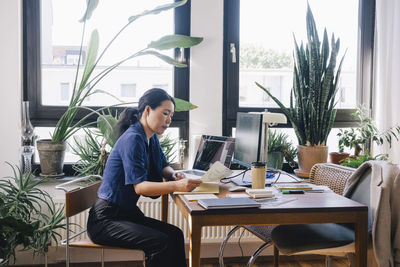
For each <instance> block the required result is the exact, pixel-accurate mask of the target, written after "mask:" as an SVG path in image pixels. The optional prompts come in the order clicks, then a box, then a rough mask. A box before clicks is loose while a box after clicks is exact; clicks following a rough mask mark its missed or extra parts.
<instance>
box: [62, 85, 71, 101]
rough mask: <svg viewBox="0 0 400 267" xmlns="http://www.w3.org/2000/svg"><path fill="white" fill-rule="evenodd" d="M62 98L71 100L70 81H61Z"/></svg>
mask: <svg viewBox="0 0 400 267" xmlns="http://www.w3.org/2000/svg"><path fill="white" fill-rule="evenodd" d="M60 89H61V92H60V100H61V101H68V100H69V83H61V84H60Z"/></svg>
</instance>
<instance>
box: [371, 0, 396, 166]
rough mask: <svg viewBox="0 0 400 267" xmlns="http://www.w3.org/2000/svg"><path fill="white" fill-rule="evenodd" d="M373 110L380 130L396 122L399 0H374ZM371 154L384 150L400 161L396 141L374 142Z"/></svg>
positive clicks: (391, 157)
mask: <svg viewBox="0 0 400 267" xmlns="http://www.w3.org/2000/svg"><path fill="white" fill-rule="evenodd" d="M375 19H376V26H375V44H374V45H375V48H374V50H375V51H374V70H373V72H374V73H373V77H374V85H373V101H372V104H373V111H374V117H375V120H376V122H377V126H378V129H379V130H380V131H384V130H387V129H388V128H390V127H392V126H395V125H400V1H399V0H376V17H375ZM373 152H374V153H373V154H374V155H376V154H379V153H387V154H389V160H390V161H392V162H393V163H396V164H400V141H396V140H395V139H394V140H393V141H392V148H391V149H389V145H388V144H387V143H384V145H382V146H377V145H375V144H374V147H373Z"/></svg>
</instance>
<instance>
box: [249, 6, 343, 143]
mask: <svg viewBox="0 0 400 267" xmlns="http://www.w3.org/2000/svg"><path fill="white" fill-rule="evenodd" d="M306 22H307V38H308V43H306V45H303V43H301V45H300V47H299V46H298V44H297V41H296V38H294V44H295V50H294V60H295V63H294V74H293V88H292V91H291V97H290V107H289V108H286V107H285V106H284V105H283V104H282V102H281V101H279V100H278V99H277V98H276V97H274V96H273V95H272V94H271V93H270V92H269V91H268V90H267V89H265V88H264V87H263V86H262V85H261V84H259V83H257V82H256V84H257V86H258V87H260V88H261V89H262V90H264V91H265V92H266V93H267V94H268V95H269V96H270V97H271V98H272V99H273V100H274V101H275V102H276V103H277V104H278V106H279V107H280V108H281V109H282V112H283V113H284V114H285V115H286V116H287V117H288V118H289V120H290V122H291V124H292V126H293V129H294V131H295V133H296V136H297V139H298V141H299V144H300V145H307V146H314V145H325V144H326V141H327V138H328V135H329V132H330V131H331V129H332V125H333V121H334V120H335V116H336V110H335V109H334V106H335V95H336V92H337V90H338V81H339V77H340V71H341V66H342V62H343V58H344V57H343V58H342V59H341V61H340V64H339V66H338V68H337V70H336V72H335V68H336V57H337V55H338V52H339V47H340V40H339V39H337V40H335V37H334V35H333V34H332V38H331V45H330V47H331V48H329V42H328V34H327V32H326V29H325V31H324V37H323V40H322V43H321V42H320V40H319V37H318V33H317V27H316V25H315V21H314V17H313V14H312V12H311V9H310V6H308V8H307V21H306Z"/></svg>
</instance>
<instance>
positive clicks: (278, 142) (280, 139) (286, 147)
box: [268, 130, 297, 165]
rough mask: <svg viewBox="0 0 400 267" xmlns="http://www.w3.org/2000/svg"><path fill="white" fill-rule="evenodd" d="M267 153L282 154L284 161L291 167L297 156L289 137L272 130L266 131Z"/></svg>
mask: <svg viewBox="0 0 400 267" xmlns="http://www.w3.org/2000/svg"><path fill="white" fill-rule="evenodd" d="M268 152H282V153H283V156H284V157H285V160H286V161H287V162H288V163H289V164H291V165H293V164H294V159H295V157H296V156H297V149H296V148H295V147H294V146H293V144H292V142H291V141H289V136H288V135H287V134H285V133H278V132H276V131H272V130H268Z"/></svg>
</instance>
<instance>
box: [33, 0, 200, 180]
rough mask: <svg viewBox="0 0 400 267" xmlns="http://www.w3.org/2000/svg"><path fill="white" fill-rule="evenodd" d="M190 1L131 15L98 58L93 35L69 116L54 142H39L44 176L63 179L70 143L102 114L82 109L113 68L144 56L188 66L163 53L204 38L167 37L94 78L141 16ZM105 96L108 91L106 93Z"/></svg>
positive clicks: (78, 71) (62, 121) (91, 1)
mask: <svg viewBox="0 0 400 267" xmlns="http://www.w3.org/2000/svg"><path fill="white" fill-rule="evenodd" d="M186 1H187V0H182V1H178V2H174V3H172V4H166V5H162V6H158V7H156V8H154V9H152V10H146V11H144V12H143V13H140V14H138V15H135V16H131V17H130V18H129V19H128V22H127V24H126V25H124V26H123V27H122V28H121V29H120V30H119V31H118V32H117V34H116V35H115V36H114V37H113V38H112V39H111V40H110V41H109V43H108V44H107V45H106V46H105V48H104V50H103V51H101V53H99V56H98V47H99V34H98V32H97V30H94V31H93V32H92V34H91V38H90V41H89V46H88V50H87V56H86V61H85V64H84V67H83V70H81V69H80V68H81V66H80V65H79V64H78V65H77V69H76V75H75V82H74V89H73V92H74V93H73V94H72V96H71V99H70V102H69V105H68V107H67V110H66V111H65V113H64V114H63V115H62V116H61V118H60V119H59V121H58V122H57V125H56V127H55V129H54V132H53V133H52V137H51V140H38V141H37V148H38V151H39V158H40V166H41V175H43V176H60V175H62V169H63V162H64V151H65V148H66V144H65V142H66V140H67V139H68V138H69V137H71V136H72V135H73V134H74V133H75V132H76V131H77V130H79V128H80V127H82V126H88V125H90V123H89V124H85V121H86V119H87V118H88V117H89V116H91V115H93V114H95V113H98V111H99V110H92V109H90V108H88V107H82V105H83V102H84V101H85V99H87V97H89V96H90V95H92V94H95V93H99V92H101V91H100V90H95V88H96V84H97V83H98V82H99V81H100V80H101V79H103V78H104V77H105V76H106V75H107V74H108V73H109V72H111V71H112V70H113V69H115V68H117V67H118V66H120V65H121V64H122V63H124V62H126V61H128V60H130V59H132V58H135V57H138V56H142V55H152V56H155V57H158V58H160V59H161V60H163V61H165V62H166V63H168V64H172V65H174V66H175V67H186V65H185V64H182V63H180V62H178V61H176V60H174V59H172V58H171V57H169V56H166V55H164V54H162V53H160V52H159V51H162V50H168V49H175V48H189V47H192V46H194V45H197V44H199V43H200V42H201V41H202V40H203V38H199V37H190V36H185V35H178V34H174V35H167V36H164V37H161V38H160V39H159V40H157V41H152V42H150V43H149V44H148V45H147V47H145V48H143V49H141V50H140V51H138V52H135V53H133V54H131V55H129V56H128V57H126V58H125V59H123V60H121V61H119V62H117V63H115V64H113V65H111V66H109V67H107V68H105V69H104V70H103V71H101V72H100V73H99V74H98V75H96V76H94V77H92V74H93V71H94V70H95V68H96V66H97V64H98V62H99V61H100V60H101V59H102V57H103V55H104V54H105V53H106V51H107V49H108V48H109V47H110V46H111V45H112V44H113V42H114V41H115V40H116V39H117V38H118V36H119V35H120V34H121V33H122V32H123V31H124V30H125V29H126V28H127V27H128V26H129V25H130V24H131V23H133V22H134V21H135V20H137V19H139V18H140V17H143V16H146V15H149V14H158V13H160V12H162V11H165V10H169V9H172V8H175V7H178V6H181V5H184V4H185V3H186ZM98 2H99V1H98V0H89V1H87V8H86V12H85V14H84V16H83V18H82V19H81V22H83V31H82V40H83V39H84V35H85V25H86V21H87V20H88V19H90V17H91V16H92V14H93V11H94V9H95V8H96V6H97V4H98ZM82 48H83V42H82V43H81V47H80V54H79V60H78V62H80V61H81V57H82ZM78 77H81V78H80V82H78ZM102 93H105V92H102ZM81 108H85V109H88V110H90V113H89V114H88V115H87V116H85V117H83V118H82V119H80V120H78V121H76V115H77V113H78V111H79V110H80V109H81Z"/></svg>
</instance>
